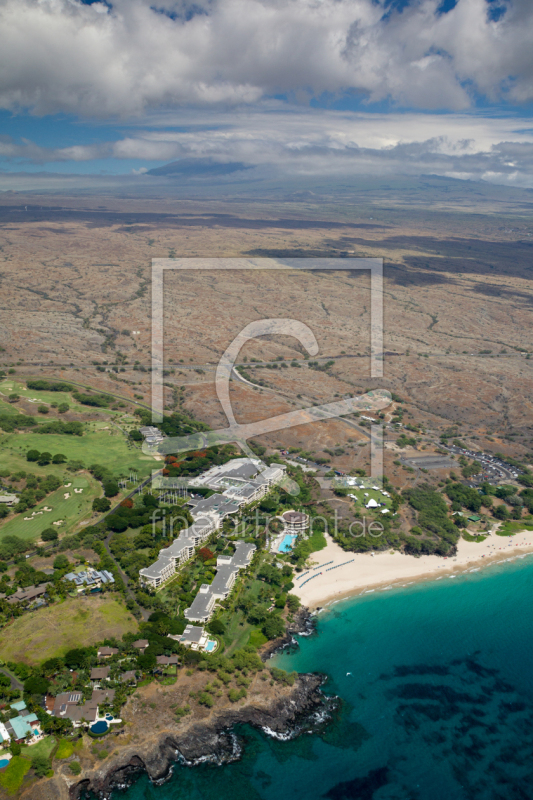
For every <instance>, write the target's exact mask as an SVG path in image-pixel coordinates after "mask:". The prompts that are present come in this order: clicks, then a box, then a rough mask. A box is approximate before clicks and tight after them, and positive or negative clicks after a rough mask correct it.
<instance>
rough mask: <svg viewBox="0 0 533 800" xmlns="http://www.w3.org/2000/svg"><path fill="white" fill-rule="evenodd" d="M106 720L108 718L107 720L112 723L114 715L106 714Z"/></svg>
mask: <svg viewBox="0 0 533 800" xmlns="http://www.w3.org/2000/svg"><path fill="white" fill-rule="evenodd" d="M105 718H106V719H107V720H109V722H111V720H112V719H113V714H106V715H105Z"/></svg>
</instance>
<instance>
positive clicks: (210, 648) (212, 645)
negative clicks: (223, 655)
mask: <svg viewBox="0 0 533 800" xmlns="http://www.w3.org/2000/svg"><path fill="white" fill-rule="evenodd" d="M216 646H217V643H216V642H214V641H213V640H212V639H210V640H209V641H208V643H207V644H206V646H205V651H206V653H212V652H213V650H214V649H215V647H216Z"/></svg>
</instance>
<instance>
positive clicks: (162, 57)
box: [0, 0, 533, 117]
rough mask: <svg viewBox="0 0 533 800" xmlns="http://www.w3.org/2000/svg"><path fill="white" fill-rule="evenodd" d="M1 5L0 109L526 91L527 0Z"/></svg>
mask: <svg viewBox="0 0 533 800" xmlns="http://www.w3.org/2000/svg"><path fill="white" fill-rule="evenodd" d="M452 5H453V0H451V1H450V0H446V1H445V2H443V0H411V2H410V3H409V4H408V5H407V6H406V7H404V8H403V10H402V11H399V10H395V7H394V6H395V4H394V2H392V3H390V2H388V1H387V0H199V2H194V3H192V2H187V0H161V2H157V0H156V2H154V0H110V2H109V3H104V2H93V3H90V2H89V0H86V2H85V3H82V2H79V0H2V2H0V76H1V77H0V107H2V108H5V109H12V110H17V109H30V110H32V111H33V112H34V113H36V114H50V113H57V112H69V113H74V114H77V115H86V116H92V117H107V116H109V117H113V116H122V117H132V116H135V115H141V114H143V113H145V112H146V111H147V110H149V109H154V108H157V107H167V108H172V107H177V106H180V105H183V104H188V105H191V104H192V105H200V106H202V105H207V106H214V105H215V106H216V105H220V104H237V105H242V104H243V103H244V104H247V103H257V102H258V101H259V100H260V99H261V98H264V97H272V96H276V95H284V96H288V97H290V98H292V100H293V101H297V102H302V101H306V100H309V99H310V98H312V97H319V96H321V95H323V94H324V93H329V94H331V95H333V96H334V95H337V94H345V93H346V92H355V93H360V94H361V96H362V97H364V98H367V99H368V100H369V101H371V102H377V101H381V100H385V99H386V100H388V101H390V100H392V101H393V102H395V103H398V104H400V105H402V106H404V107H411V108H423V109H438V108H446V109H454V110H461V109H466V108H468V107H469V106H470V105H471V104H472V102H473V98H476V97H479V96H480V95H482V96H485V97H487V98H489V99H490V100H492V101H494V100H497V99H498V98H502V97H503V98H505V100H507V101H510V102H515V103H524V102H527V101H530V100H531V99H533V48H532V47H531V30H532V28H533V4H532V3H531V1H530V0H492V1H491V2H488V0H458V1H457V2H456V4H455V6H454V7H453V8H451V9H450V10H449V11H446V13H444V11H443V9H446V8H450V6H452Z"/></svg>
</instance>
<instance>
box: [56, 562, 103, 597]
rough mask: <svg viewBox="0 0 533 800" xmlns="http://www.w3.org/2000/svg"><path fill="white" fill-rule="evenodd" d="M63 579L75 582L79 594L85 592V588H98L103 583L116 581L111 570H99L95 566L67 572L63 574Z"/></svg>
mask: <svg viewBox="0 0 533 800" xmlns="http://www.w3.org/2000/svg"><path fill="white" fill-rule="evenodd" d="M63 580H64V581H72V583H75V584H76V589H77V590H78V594H79V593H80V592H84V591H85V589H98V588H99V587H100V586H102V584H111V583H115V579H114V577H113V575H112V573H111V572H109V570H107V569H101V570H97V569H94V568H93V567H87V569H85V570H80V572H67V574H66V575H64V576H63Z"/></svg>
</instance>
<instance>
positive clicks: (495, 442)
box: [0, 179, 533, 472]
mask: <svg viewBox="0 0 533 800" xmlns="http://www.w3.org/2000/svg"><path fill="white" fill-rule="evenodd" d="M458 184H460V186H458ZM465 185H467V184H465ZM465 185H463V183H462V182H457V181H446V180H443V179H428V180H427V181H426V182H425V183H424V182H421V183H420V185H418V186H417V187H410V188H409V187H407V188H405V189H401V187H400V188H398V187H392V188H390V187H389V189H390V190H387V187H379V186H378V187H377V188H376V187H374V188H373V189H368V188H367V189H365V191H362V190H361V191H360V192H357V191H356V190H355V189H354V190H353V191H352V192H351V193H348V194H347V195H346V197H345V198H344V199H343V200H342V202H336V203H333V202H331V201H330V200H328V202H327V203H325V202H322V199H321V197H320V195H313V194H312V193H305V192H303V193H301V194H298V193H295V194H293V195H292V196H290V197H286V198H279V199H270V200H269V201H257V200H255V199H253V198H252V199H251V198H243V199H242V200H240V201H238V200H237V201H236V200H233V201H232V202H229V201H226V200H225V199H224V198H220V197H218V198H216V199H212V200H207V199H206V200H199V199H191V200H186V199H177V200H176V199H172V198H169V197H168V196H167V197H164V198H155V199H144V200H139V199H136V198H133V197H132V198H117V197H111V196H106V197H94V196H85V197H81V196H77V197H67V196H43V195H21V194H17V193H13V192H5V193H4V194H3V195H2V196H1V198H0V263H1V278H2V302H1V305H2V311H1V322H0V340H1V345H2V348H3V351H2V352H1V353H0V363H2V362H3V364H4V365H5V366H8V367H11V368H15V369H16V372H17V374H18V375H20V376H21V377H28V376H38V375H59V374H60V375H61V376H62V377H64V378H68V379H69V380H71V381H75V382H77V383H80V384H83V385H89V386H93V387H98V388H101V389H105V390H106V391H110V392H113V393H115V394H117V395H120V396H122V397H126V398H129V399H132V400H133V399H134V398H135V399H136V400H137V402H139V403H142V404H144V405H149V404H150V380H151V376H150V372H149V371H143V370H144V369H146V370H148V368H149V367H150V364H151V260H152V258H176V257H185V258H186V257H236V256H248V257H253V258H258V257H261V256H264V257H271V258H272V257H274V258H281V259H283V258H296V257H324V256H328V257H339V258H343V257H346V256H352V257H353V256H356V257H357V256H374V257H382V258H383V259H384V275H385V282H384V347H383V350H384V356H383V374H384V377H383V378H382V379H371V378H370V360H369V357H368V354H369V345H370V339H369V332H370V281H369V276H368V274H367V273H366V272H364V271H362V272H346V271H339V272H313V271H301V270H286V271H276V272H265V271H261V272H237V271H232V272H202V273H198V272H193V271H191V272H190V273H189V272H187V273H184V272H180V273H175V272H173V273H171V274H167V275H166V277H165V293H164V335H165V371H166V375H165V404H166V407H167V408H168V409H172V408H174V407H178V406H181V407H183V408H185V409H188V410H190V411H191V412H193V413H194V415H195V416H196V417H198V418H199V419H202V420H203V421H205V422H207V423H209V424H210V425H212V426H213V427H223V426H225V425H226V420H225V416H224V413H223V411H222V409H221V407H220V404H219V402H218V400H217V398H216V394H215V390H214V370H215V367H216V364H217V363H218V360H219V358H220V356H221V354H222V353H223V351H224V350H225V348H226V347H227V346H228V344H229V343H230V342H231V341H232V340H233V339H234V337H235V336H236V335H237V334H238V333H239V331H240V330H241V329H242V328H243V327H244V326H245V325H246V324H248V323H249V322H251V321H253V320H257V319H263V318H273V317H275V318H292V319H297V320H301V321H303V322H305V323H306V324H307V325H309V327H310V328H311V329H312V331H313V332H314V334H315V336H316V338H317V341H318V344H319V348H320V349H319V354H318V356H316V357H315V358H316V359H317V360H318V366H325V362H327V361H333V364H330V365H328V366H327V367H326V368H324V369H316V368H310V367H309V366H308V365H307V364H306V361H305V359H304V351H303V349H302V347H301V345H299V344H298V342H297V341H296V340H294V339H290V338H283V337H281V338H280V337H263V338H261V339H259V340H257V341H256V342H254V343H251V344H249V345H247V346H246V348H245V349H244V350H243V351H242V353H241V357H240V359H239V360H240V361H241V362H242V361H243V359H244V358H246V365H245V370H246V374H247V375H248V376H249V378H250V379H251V381H252V382H254V383H260V384H261V388H254V387H253V386H249V385H247V384H245V383H244V382H241V381H238V380H233V383H232V390H231V391H232V402H233V408H234V410H235V413H236V416H237V419H238V420H239V421H243V422H244V421H252V420H257V419H261V418H264V417H268V416H272V415H273V414H277V413H282V412H284V411H287V410H293V409H294V408H297V407H302V408H303V407H306V406H309V405H314V404H317V403H325V402H330V401H333V400H335V399H339V398H340V397H343V396H348V395H352V394H357V393H361V392H364V391H365V390H367V389H370V388H378V387H381V388H386V389H389V390H390V391H392V392H395V393H396V394H398V395H399V396H401V397H402V398H403V399H404V400H405V401H406V409H407V410H406V414H407V417H408V418H409V419H408V420H406V421H409V422H411V423H412V424H413V425H414V426H415V427H418V428H419V430H420V433H421V435H422V439H421V443H420V444H419V447H421V448H425V447H428V448H429V447H430V446H431V445H430V442H431V441H435V439H436V438H438V435H439V434H440V433H442V432H443V431H444V430H446V429H450V427H452V428H455V429H456V430H457V431H458V433H459V434H460V436H461V438H465V437H466V438H468V440H469V441H471V442H472V444H476V443H477V446H479V447H488V448H490V449H492V450H496V451H498V450H499V451H502V452H504V453H506V454H509V455H514V456H516V457H521V458H523V457H524V456H526V455H528V454H529V453H530V452H531V449H532V446H533V440H532V437H533V434H532V427H531V417H532V411H533V405H532V403H533V383H532V378H533V367H532V365H533V361H531V360H530V359H529V357H528V354H529V352H530V351H531V352H533V341H532V339H533V337H532V332H531V324H530V320H531V305H532V299H533V293H532V286H531V279H532V275H533V272H532V270H533V264H532V256H533V223H532V222H531V210H532V208H533V202H532V199H531V193H530V192H527V191H522V190H511V189H504V188H502V187H491V186H489V185H486V184H483V185H482V184H471V185H467V187H468V191H465ZM407 205H409V209H407ZM340 263H342V262H340ZM280 357H283V359H284V362H285V365H286V367H285V368H284V369H282V368H278V369H272V368H270V369H268V368H266V364H267V363H271V362H273V361H274V360H275V359H277V358H280ZM253 359H257V362H253V361H252V360H253ZM310 360H311V361H312V360H313V359H310ZM136 362H137V363H136ZM291 363H292V364H293V365H292V366H291ZM258 364H259V366H258ZM97 366H100V369H99V370H98V369H97ZM134 366H135V367H136V369H135V370H134V369H133V367H134ZM102 367H103V368H104V369H105V370H106V371H104V369H103V368H102ZM113 367H116V370H115V371H113ZM424 436H426V437H427V443H426V444H425V443H424ZM476 437H477V438H476ZM262 443H263V444H266V445H267V446H275V445H282V446H286V447H289V446H299V447H302V448H304V449H305V450H306V451H308V452H312V453H314V455H322V456H323V455H324V453H325V452H326V453H327V450H328V449H331V448H341V449H343V450H344V453H342V454H340V457H341V460H340V462H339V463H341V465H342V466H343V467H344V468H346V469H351V468H353V467H354V466H363V467H364V466H365V464H367V463H368V457H369V447H368V437H367V436H366V434H365V431H364V430H361V428H357V427H353V426H352V427H350V426H349V425H347V424H346V423H343V422H340V421H331V422H324V423H315V424H313V425H307V426H301V427H299V428H295V429H292V430H291V431H286V432H284V433H283V434H282V435H281V434H269V435H268V436H265V437H264V439H262ZM395 457H396V456H395V453H394V448H390V449H389V450H387V459H389V462H390V463H389V467H390V471H391V472H394V471H396V469H395V468H393V467H392V460H393V459H394V458H395Z"/></svg>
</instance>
